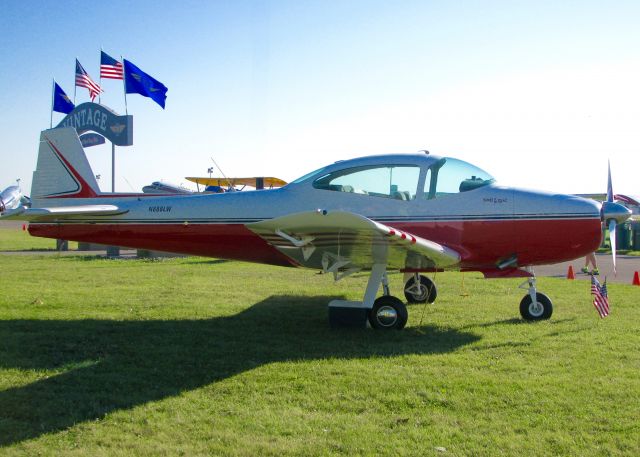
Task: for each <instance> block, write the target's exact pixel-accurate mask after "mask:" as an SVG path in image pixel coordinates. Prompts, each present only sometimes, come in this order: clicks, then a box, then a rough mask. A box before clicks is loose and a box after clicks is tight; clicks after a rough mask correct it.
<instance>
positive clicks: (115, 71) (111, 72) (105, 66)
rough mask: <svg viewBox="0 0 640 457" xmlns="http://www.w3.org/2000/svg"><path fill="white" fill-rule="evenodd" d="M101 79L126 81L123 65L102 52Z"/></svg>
mask: <svg viewBox="0 0 640 457" xmlns="http://www.w3.org/2000/svg"><path fill="white" fill-rule="evenodd" d="M100 77H101V78H105V79H124V71H123V67H122V63H121V62H118V61H117V60H116V59H114V58H113V57H111V56H110V55H109V54H107V53H106V52H104V51H100Z"/></svg>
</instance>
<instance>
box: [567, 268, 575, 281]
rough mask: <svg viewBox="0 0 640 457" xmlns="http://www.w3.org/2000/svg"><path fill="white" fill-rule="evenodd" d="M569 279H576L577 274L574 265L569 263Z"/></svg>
mask: <svg viewBox="0 0 640 457" xmlns="http://www.w3.org/2000/svg"><path fill="white" fill-rule="evenodd" d="M567 279H576V275H575V273H574V272H573V265H569V270H568V271H567Z"/></svg>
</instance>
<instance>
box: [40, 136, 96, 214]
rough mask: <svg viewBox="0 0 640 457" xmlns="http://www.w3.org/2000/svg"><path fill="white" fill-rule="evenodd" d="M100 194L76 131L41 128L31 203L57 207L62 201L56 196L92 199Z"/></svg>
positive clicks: (60, 197)
mask: <svg viewBox="0 0 640 457" xmlns="http://www.w3.org/2000/svg"><path fill="white" fill-rule="evenodd" d="M99 194H100V187H99V186H98V182H97V181H96V178H95V176H94V174H93V171H92V170H91V166H90V165H89V161H88V160H87V156H86V154H85V152H84V148H83V147H82V144H81V143H80V139H79V138H78V134H77V133H76V130H75V129H74V128H72V127H67V128H56V129H51V130H43V131H42V133H41V134H40V148H39V150H38V164H37V166H36V170H35V171H34V172H33V181H32V184H31V199H32V202H33V206H58V205H62V204H63V203H62V202H60V201H58V202H56V199H67V198H93V197H97V196H98V195H99ZM66 204H68V203H66Z"/></svg>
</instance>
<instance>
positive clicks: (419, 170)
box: [293, 157, 495, 200]
mask: <svg viewBox="0 0 640 457" xmlns="http://www.w3.org/2000/svg"><path fill="white" fill-rule="evenodd" d="M434 159H436V160H432V161H430V162H427V163H425V162H423V161H419V162H416V163H406V161H405V163H400V162H399V163H396V164H393V163H388V162H387V163H375V164H371V163H370V164H362V161H360V163H361V165H360V166H358V165H357V164H356V163H354V164H353V165H354V166H351V167H349V166H346V167H345V168H338V169H336V168H335V167H333V166H329V167H324V168H321V169H319V170H316V171H314V172H312V173H309V174H307V175H305V176H302V177H301V178H298V179H296V180H295V181H293V184H297V183H301V182H304V181H307V180H310V181H312V185H313V187H314V188H315V189H320V190H331V191H338V192H347V193H355V194H362V195H370V196H374V197H383V198H392V199H396V200H415V199H416V198H418V199H429V200H431V199H434V198H442V197H445V196H447V195H451V194H454V193H460V192H468V191H471V190H474V189H477V188H479V187H483V186H486V185H489V184H491V183H493V182H495V180H494V179H493V177H492V176H491V175H489V174H488V173H487V172H485V171H483V170H481V169H480V168H478V167H476V166H474V165H471V164H470V163H467V162H465V161H462V160H459V159H453V158H449V157H442V158H437V157H434ZM378 162H379V161H378ZM345 165H347V164H345ZM423 176H424V179H422V177H423ZM422 183H424V187H423V188H421V187H422V186H423V184H422Z"/></svg>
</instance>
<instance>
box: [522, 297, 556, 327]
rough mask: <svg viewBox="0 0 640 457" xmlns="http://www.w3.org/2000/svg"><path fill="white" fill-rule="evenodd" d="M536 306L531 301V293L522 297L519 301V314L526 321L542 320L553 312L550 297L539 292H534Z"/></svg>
mask: <svg viewBox="0 0 640 457" xmlns="http://www.w3.org/2000/svg"><path fill="white" fill-rule="evenodd" d="M536 301H537V302H538V303H537V306H535V305H534V304H533V303H532V301H531V295H529V294H527V295H525V296H524V297H522V301H521V302H520V315H521V316H522V318H523V319H524V320H526V321H543V320H546V319H549V318H550V317H551V314H553V303H551V299H550V298H549V297H547V296H546V295H545V294H543V293H541V292H536Z"/></svg>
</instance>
